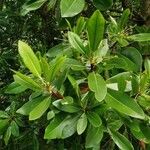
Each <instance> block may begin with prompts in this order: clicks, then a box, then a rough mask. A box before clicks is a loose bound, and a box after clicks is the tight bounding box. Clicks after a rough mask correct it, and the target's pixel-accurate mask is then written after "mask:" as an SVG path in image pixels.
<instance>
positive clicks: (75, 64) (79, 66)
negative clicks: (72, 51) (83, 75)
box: [66, 58, 86, 71]
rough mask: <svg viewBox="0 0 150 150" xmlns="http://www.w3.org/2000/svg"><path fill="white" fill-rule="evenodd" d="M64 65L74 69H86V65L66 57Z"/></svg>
mask: <svg viewBox="0 0 150 150" xmlns="http://www.w3.org/2000/svg"><path fill="white" fill-rule="evenodd" d="M66 65H67V67H69V68H71V69H72V70H75V71H81V70H85V69H86V67H85V66H84V65H83V64H82V63H81V62H79V61H77V60H76V59H71V58H67V61H66Z"/></svg>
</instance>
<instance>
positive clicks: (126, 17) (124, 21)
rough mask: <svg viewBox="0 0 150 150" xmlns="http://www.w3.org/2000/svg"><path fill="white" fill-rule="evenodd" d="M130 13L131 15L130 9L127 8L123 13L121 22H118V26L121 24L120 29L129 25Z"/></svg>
mask: <svg viewBox="0 0 150 150" xmlns="http://www.w3.org/2000/svg"><path fill="white" fill-rule="evenodd" d="M129 15H130V9H126V10H125V11H124V12H123V14H122V16H121V18H120V20H119V23H118V26H119V28H120V29H124V28H125V26H126V25H127V22H128V20H129Z"/></svg>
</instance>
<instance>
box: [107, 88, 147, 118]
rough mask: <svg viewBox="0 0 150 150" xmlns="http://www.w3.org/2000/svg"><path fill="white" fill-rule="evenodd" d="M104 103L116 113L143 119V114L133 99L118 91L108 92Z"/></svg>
mask: <svg viewBox="0 0 150 150" xmlns="http://www.w3.org/2000/svg"><path fill="white" fill-rule="evenodd" d="M105 101H106V102H107V104H108V105H109V106H110V107H112V108H113V109H116V110H117V111H119V112H121V113H123V114H126V115H128V116H131V117H134V118H139V119H145V114H144V112H143V110H142V109H141V108H140V106H139V105H138V104H137V103H136V102H135V100H134V99H132V98H130V97H129V96H127V95H126V94H123V93H122V92H119V91H112V90H109V92H108V94H107V96H106V98H105Z"/></svg>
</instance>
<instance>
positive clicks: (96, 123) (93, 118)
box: [87, 112, 102, 127]
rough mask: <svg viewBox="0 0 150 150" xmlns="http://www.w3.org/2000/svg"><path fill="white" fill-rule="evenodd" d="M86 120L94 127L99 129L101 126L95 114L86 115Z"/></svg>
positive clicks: (100, 121)
mask: <svg viewBox="0 0 150 150" xmlns="http://www.w3.org/2000/svg"><path fill="white" fill-rule="evenodd" d="M87 118H88V120H89V122H90V123H91V125H93V126H94V127H99V126H100V125H101V124H102V120H101V118H100V116H99V115H98V114H97V113H95V112H89V113H87Z"/></svg>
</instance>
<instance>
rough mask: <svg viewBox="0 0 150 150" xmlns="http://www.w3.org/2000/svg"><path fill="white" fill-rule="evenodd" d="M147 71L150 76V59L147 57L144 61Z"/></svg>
mask: <svg viewBox="0 0 150 150" xmlns="http://www.w3.org/2000/svg"><path fill="white" fill-rule="evenodd" d="M144 67H145V71H146V72H147V74H148V75H149V77H150V59H148V58H146V59H145V62H144Z"/></svg>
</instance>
